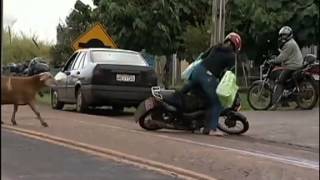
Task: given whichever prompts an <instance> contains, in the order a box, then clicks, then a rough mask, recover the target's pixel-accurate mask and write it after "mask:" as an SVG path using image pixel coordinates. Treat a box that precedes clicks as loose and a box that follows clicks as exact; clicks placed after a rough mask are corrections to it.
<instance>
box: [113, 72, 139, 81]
mask: <svg viewBox="0 0 320 180" xmlns="http://www.w3.org/2000/svg"><path fill="white" fill-rule="evenodd" d="M116 79H117V81H121V82H135V81H136V76H135V75H128V74H117V76H116Z"/></svg>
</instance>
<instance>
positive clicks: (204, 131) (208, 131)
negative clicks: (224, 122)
mask: <svg viewBox="0 0 320 180" xmlns="http://www.w3.org/2000/svg"><path fill="white" fill-rule="evenodd" d="M200 132H201V133H202V134H205V135H209V134H210V129H208V128H203V127H202V128H201V129H200Z"/></svg>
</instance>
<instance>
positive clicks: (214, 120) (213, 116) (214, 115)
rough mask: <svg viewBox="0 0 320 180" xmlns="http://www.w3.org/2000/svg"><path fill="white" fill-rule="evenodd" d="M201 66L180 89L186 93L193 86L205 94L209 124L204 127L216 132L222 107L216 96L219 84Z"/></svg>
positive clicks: (198, 66) (195, 69)
mask: <svg viewBox="0 0 320 180" xmlns="http://www.w3.org/2000/svg"><path fill="white" fill-rule="evenodd" d="M210 74H211V73H210V72H209V73H208V71H207V69H206V68H205V67H204V66H203V65H202V64H199V65H197V66H196V67H195V68H194V70H193V72H192V74H191V77H190V79H189V83H188V84H187V85H186V86H184V87H183V88H182V90H181V91H182V92H183V93H186V92H187V91H189V90H190V89H192V88H194V87H195V86H200V87H201V89H202V90H203V91H204V93H205V94H206V96H207V98H208V99H209V102H210V108H209V109H208V115H209V119H208V120H209V123H208V124H207V125H206V126H207V128H210V129H212V130H216V129H217V126H218V121H219V116H220V113H221V111H222V110H223V107H222V106H221V104H220V101H219V98H218V95H217V93H216V89H217V86H218V84H219V81H218V79H217V78H216V77H215V76H214V75H212V74H211V75H210Z"/></svg>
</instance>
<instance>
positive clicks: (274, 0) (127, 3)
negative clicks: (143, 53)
mask: <svg viewBox="0 0 320 180" xmlns="http://www.w3.org/2000/svg"><path fill="white" fill-rule="evenodd" d="M93 2H94V4H95V5H96V7H95V8H94V9H92V8H90V7H89V6H88V5H85V4H83V3H82V2H81V1H79V0H78V1H77V2H76V4H75V7H74V9H75V10H73V11H72V12H71V13H70V14H69V15H68V17H67V18H66V20H65V22H66V23H65V24H60V25H59V26H58V27H57V32H58V35H57V39H58V42H57V45H56V46H55V47H54V49H53V50H52V53H53V54H54V55H53V56H54V57H55V58H54V59H55V61H57V62H59V61H60V62H64V61H65V60H66V58H67V55H68V56H69V55H70V54H71V53H72V49H71V47H70V46H71V42H72V41H73V40H74V39H75V38H76V37H78V36H79V35H80V34H81V33H83V32H85V31H86V30H87V29H88V28H89V27H90V26H91V25H93V24H94V23H95V22H97V21H98V22H101V23H102V24H103V25H105V27H107V28H108V32H109V34H110V35H111V36H112V38H113V39H114V40H115V42H116V43H117V44H118V45H119V46H120V48H123V49H131V50H136V51H140V50H141V49H143V48H145V49H146V50H147V51H148V52H149V53H152V54H157V55H170V54H172V53H176V52H178V54H179V53H180V54H182V55H184V56H185V57H193V56H195V55H197V54H198V52H200V51H202V50H203V49H206V46H208V41H209V40H210V38H209V35H208V34H207V31H208V30H209V29H210V28H209V26H208V25H207V22H208V21H207V20H208V17H209V18H210V16H211V2H212V1H209V0H197V1H190V0H93ZM318 8H319V0H304V1H300V0H292V1H290V0H268V1H261V0H236V1H230V0H229V1H228V4H227V16H226V33H228V32H230V31H236V32H239V33H240V35H241V36H242V38H243V47H244V52H245V53H246V54H248V57H249V58H250V59H259V57H261V55H262V54H263V53H265V51H266V50H267V49H269V48H271V49H273V50H276V49H277V34H278V31H279V29H280V28H281V27H282V26H284V25H289V26H291V27H292V28H293V30H294V33H295V39H296V40H297V41H298V43H299V45H300V46H304V45H310V44H315V43H318V42H319V31H318V30H319V23H318V19H319V11H318ZM209 23H210V22H209ZM268 39H270V40H271V44H270V46H267V45H266V41H267V40H268ZM58 64H59V63H58Z"/></svg>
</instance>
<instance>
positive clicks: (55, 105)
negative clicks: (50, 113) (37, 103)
mask: <svg viewBox="0 0 320 180" xmlns="http://www.w3.org/2000/svg"><path fill="white" fill-rule="evenodd" d="M58 96H59V95H58V92H57V91H55V90H51V107H52V109H58V110H61V109H63V106H64V103H63V102H62V101H59V98H58Z"/></svg>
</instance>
